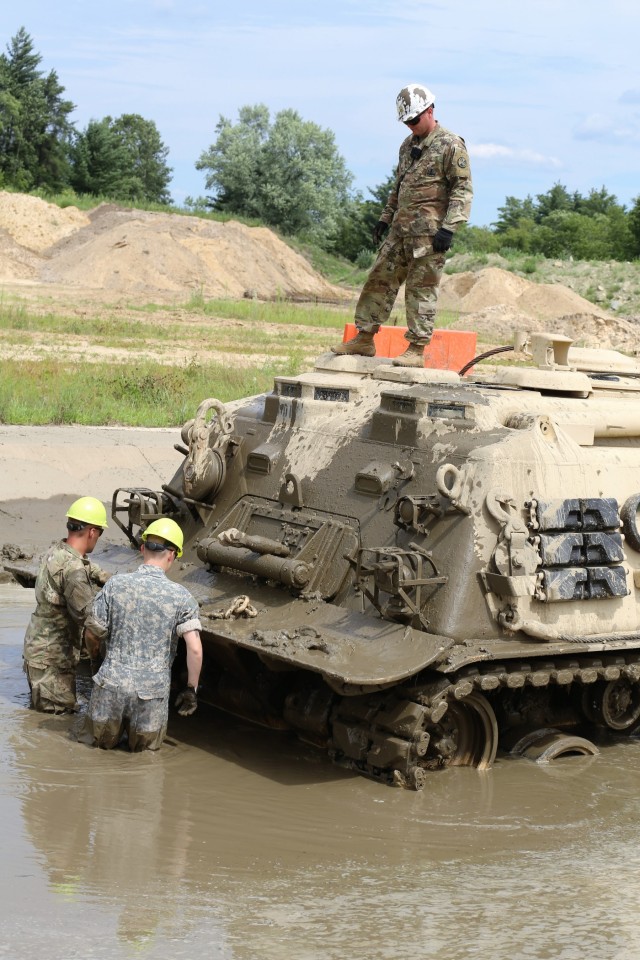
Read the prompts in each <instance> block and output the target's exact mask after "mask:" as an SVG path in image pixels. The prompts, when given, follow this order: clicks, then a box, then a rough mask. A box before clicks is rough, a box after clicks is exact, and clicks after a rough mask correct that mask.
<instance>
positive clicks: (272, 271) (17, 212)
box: [0, 192, 350, 302]
mask: <svg viewBox="0 0 640 960" xmlns="http://www.w3.org/2000/svg"><path fill="white" fill-rule="evenodd" d="M0 228H4V230H5V231H6V234H5V237H4V246H6V247H7V255H6V256H3V257H2V260H3V266H2V268H0V278H1V279H4V280H12V279H15V280H21V279H32V280H34V281H36V282H37V281H42V282H44V283H51V284H62V285H66V286H69V287H75V288H80V287H81V288H83V289H85V290H98V289H99V290H102V291H110V292H112V293H113V294H115V295H123V296H128V295H129V294H136V295H138V296H140V297H149V298H153V297H154V296H157V295H159V294H165V295H172V294H176V295H178V296H181V297H184V296H185V295H187V296H188V295H189V294H190V293H193V292H198V293H202V294H203V296H205V297H209V298H212V297H221V298H222V297H224V298H232V299H236V298H241V297H243V296H250V297H257V298H259V299H263V300H270V299H275V298H277V297H283V298H286V299H299V300H314V299H316V300H323V301H334V302H335V301H340V300H346V299H350V294H349V293H347V292H346V291H344V290H342V289H341V288H339V287H334V286H332V284H330V283H328V282H327V281H326V280H324V279H323V278H322V277H321V276H320V275H319V274H317V273H316V272H315V271H314V270H313V269H312V268H311V266H310V264H309V263H307V261H306V260H305V259H304V257H302V256H300V255H299V254H297V253H295V252H294V251H293V250H292V249H291V248H290V247H289V246H287V244H285V243H284V242H283V241H282V240H280V239H279V238H278V237H277V236H276V235H275V234H274V233H272V231H271V230H268V229H267V228H265V227H245V226H243V225H242V224H240V223H236V222H234V221H229V222H227V223H218V222H215V221H210V220H201V219H198V218H196V217H189V216H185V215H181V214H169V213H148V212H145V211H141V210H126V209H123V208H121V207H118V206H116V205H114V204H102V205H101V206H99V207H97V208H96V209H95V210H93V211H91V213H90V214H84V213H81V212H80V211H79V210H77V209H76V208H75V207H67V208H66V209H65V210H61V209H60V208H59V207H57V206H55V205H54V204H49V203H46V202H45V201H44V200H40V199H39V198H38V197H31V196H27V195H25V194H10V193H4V192H0ZM2 242H3V241H0V252H2V253H4V250H2V248H1V245H2ZM20 251H22V254H21V253H20ZM28 251H32V252H35V253H36V254H40V258H38V257H36V258H35V259H34V258H33V256H32V257H31V259H30V258H29V257H28V256H26V253H27V252H28Z"/></svg>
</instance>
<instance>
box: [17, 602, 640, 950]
mask: <svg viewBox="0 0 640 960" xmlns="http://www.w3.org/2000/svg"><path fill="white" fill-rule="evenodd" d="M32 603H33V593H32V592H31V591H28V590H22V589H21V588H20V587H17V586H15V585H13V584H7V585H0V664H1V666H0V838H1V843H2V848H1V849H2V873H1V879H0V903H1V905H2V906H1V910H2V929H1V936H0V957H8V958H15V960H22V958H33V957H45V956H46V957H47V958H48V960H57V958H60V960H63V958H64V960H70V958H76V957H77V958H83V960H84V958H109V960H111V958H118V960H119V958H138V957H144V958H152V960H155V958H163V960H164V958H167V960H169V958H171V960H173V958H186V957H188V958H190V960H193V958H195V957H200V958H207V960H209V958H211V960H221V958H224V960H227V958H228V960H254V958H256V960H258V958H260V960H276V958H277V960H281V958H287V960H288V958H292V960H294V958H295V960H316V958H318V960H319V958H328V960H334V958H335V960H352V958H353V960H355V958H358V960H360V958H364V960H378V958H380V960H399V958H438V960H458V958H460V960H462V958H465V960H466V958H474V960H475V958H478V960H479V958H483V960H485V958H487V957H491V958H492V960H502V958H504V960H507V958H508V960H514V958H536V960H546V958H562V960H573V958H575V960H582V958H584V957H590V958H597V960H609V958H611V960H614V958H615V960H627V958H628V960H631V958H634V960H635V958H637V957H638V956H639V955H640V930H639V929H638V923H637V910H638V898H639V895H640V776H639V774H638V770H639V768H640V741H638V740H634V739H631V740H627V741H625V742H622V743H617V744H612V745H607V746H605V747H604V748H603V750H602V752H601V754H600V755H599V756H598V757H595V758H575V759H566V760H563V761H559V762H558V763H556V765H550V766H548V767H546V768H543V767H540V766H537V765H535V764H533V763H531V762H530V761H527V760H513V759H510V758H500V759H499V760H498V762H497V763H496V765H495V767H494V768H493V770H491V771H489V772H487V773H478V772H477V771H474V770H461V769H459V770H449V771H444V772H442V773H440V774H437V773H436V774H434V775H433V776H432V777H430V778H429V781H428V784H427V787H426V789H425V790H424V791H422V792H421V793H417V794H416V793H409V792H405V791H400V790H393V789H390V788H387V787H384V786H382V785H379V784H376V783H373V782H371V781H368V780H364V779H362V778H360V777H357V776H355V775H353V774H351V773H348V772H345V771H342V770H339V769H336V768H334V767H332V766H331V765H330V764H329V763H328V761H326V760H325V759H324V758H323V757H320V756H319V755H318V754H316V753H315V752H314V751H313V750H312V749H311V748H307V747H305V746H304V745H301V744H299V743H297V742H296V741H294V740H292V739H289V738H288V737H286V736H283V735H281V734H275V733H272V732H270V731H265V730H260V729H255V728H253V727H251V726H249V725H248V724H245V723H243V722H241V721H238V720H234V719H233V718H228V717H225V716H224V715H222V714H220V713H218V712H216V711H213V710H207V709H201V710H200V711H199V712H198V714H196V715H195V716H194V717H192V718H189V719H185V720H178V721H176V720H174V721H173V724H172V726H170V731H169V733H170V736H169V739H168V742H167V743H166V744H165V745H164V746H163V748H162V750H161V751H160V752H159V753H158V754H154V755H129V754H128V753H126V752H121V751H114V752H111V753H105V752H102V751H98V750H94V749H92V748H90V747H86V746H83V745H82V744H79V743H75V742H73V741H72V740H70V739H68V736H67V734H68V730H69V723H70V721H69V720H68V719H66V718H53V717H44V716H42V715H39V714H35V713H33V712H32V711H30V710H29V709H28V694H27V687H26V681H25V679H24V675H23V674H22V671H21V660H20V655H21V644H22V637H23V634H24V629H25V626H26V623H27V620H28V617H29V614H30V612H31V609H32Z"/></svg>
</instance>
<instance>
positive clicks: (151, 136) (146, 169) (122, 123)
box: [106, 113, 171, 203]
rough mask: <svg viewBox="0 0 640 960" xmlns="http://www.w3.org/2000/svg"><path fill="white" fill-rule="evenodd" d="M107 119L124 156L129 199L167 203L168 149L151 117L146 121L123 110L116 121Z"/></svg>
mask: <svg viewBox="0 0 640 960" xmlns="http://www.w3.org/2000/svg"><path fill="white" fill-rule="evenodd" d="M106 120H107V122H108V123H109V125H110V127H111V130H112V132H113V133H114V134H115V136H116V137H117V139H118V140H119V141H120V143H121V145H122V148H123V150H124V152H125V155H126V158H127V178H128V181H129V199H131V200H147V201H149V202H152V203H170V201H171V195H170V193H169V189H168V186H169V182H170V180H171V167H168V166H167V157H168V155H169V148H168V147H166V146H165V145H164V143H163V142H162V140H161V138H160V133H159V132H158V128H157V127H156V125H155V123H154V122H153V120H145V119H144V117H141V116H140V114H138V113H123V114H122V116H121V117H117V118H116V119H115V120H111V118H110V117H107V118H106Z"/></svg>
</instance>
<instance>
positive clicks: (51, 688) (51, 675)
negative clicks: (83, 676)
mask: <svg viewBox="0 0 640 960" xmlns="http://www.w3.org/2000/svg"><path fill="white" fill-rule="evenodd" d="M23 669H24V672H25V673H26V675H27V680H28V681H29V689H30V690H31V705H32V707H33V709H34V710H40V711H41V712H42V713H71V712H73V711H74V710H75V709H76V674H75V670H60V669H59V668H58V667H56V666H54V665H53V664H49V665H48V666H45V667H35V666H34V665H33V664H31V663H29V662H28V661H27V660H25V661H24V666H23Z"/></svg>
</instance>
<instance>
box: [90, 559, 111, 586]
mask: <svg viewBox="0 0 640 960" xmlns="http://www.w3.org/2000/svg"><path fill="white" fill-rule="evenodd" d="M112 576H113V574H112V573H107V571H106V570H103V569H102V567H99V566H98V564H97V563H94V562H93V561H92V560H90V561H89V577H90V579H91V581H92V582H93V583H96V584H97V585H98V586H99V587H104V585H105V583H106V582H107V580H109V579H110V577H112Z"/></svg>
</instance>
